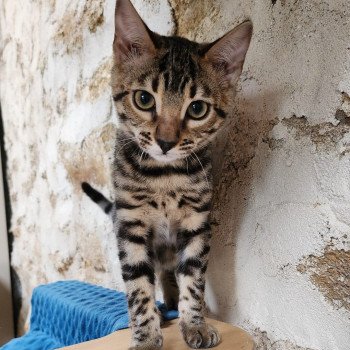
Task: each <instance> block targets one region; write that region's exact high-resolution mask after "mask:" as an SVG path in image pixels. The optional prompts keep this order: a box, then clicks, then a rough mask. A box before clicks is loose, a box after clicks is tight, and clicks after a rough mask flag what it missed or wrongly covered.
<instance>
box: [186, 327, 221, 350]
mask: <svg viewBox="0 0 350 350" xmlns="http://www.w3.org/2000/svg"><path fill="white" fill-rule="evenodd" d="M179 325H180V330H181V332H182V336H183V338H184V340H185V342H186V343H187V345H188V346H190V347H191V348H193V349H200V348H211V347H213V346H216V345H217V344H218V343H219V342H220V334H219V332H218V331H217V329H216V328H215V327H214V326H212V325H210V324H207V323H202V324H200V325H192V324H187V323H185V322H183V321H181V322H180V324H179Z"/></svg>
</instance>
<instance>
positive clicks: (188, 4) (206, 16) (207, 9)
mask: <svg viewBox="0 0 350 350" xmlns="http://www.w3.org/2000/svg"><path fill="white" fill-rule="evenodd" d="M168 3H169V4H170V7H171V9H172V16H173V21H174V30H173V34H174V35H179V36H183V37H186V38H189V39H192V40H195V39H196V38H197V36H198V35H200V31H201V29H202V28H203V26H207V25H208V24H209V23H210V22H215V20H217V19H218V14H219V4H218V2H217V1H213V0H210V1H191V0H168Z"/></svg>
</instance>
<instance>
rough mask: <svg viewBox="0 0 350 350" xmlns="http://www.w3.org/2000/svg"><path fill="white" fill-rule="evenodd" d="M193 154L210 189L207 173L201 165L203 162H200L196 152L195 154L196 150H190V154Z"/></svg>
mask: <svg viewBox="0 0 350 350" xmlns="http://www.w3.org/2000/svg"><path fill="white" fill-rule="evenodd" d="M192 153H193V154H194V155H195V156H196V158H197V160H198V163H199V164H200V165H201V167H202V170H203V174H204V176H205V179H206V181H207V186H208V189H210V186H209V181H208V177H207V173H206V172H205V170H204V167H203V164H202V162H201V161H200V159H199V158H198V156H197V154H196V152H194V151H193V152H191V154H192Z"/></svg>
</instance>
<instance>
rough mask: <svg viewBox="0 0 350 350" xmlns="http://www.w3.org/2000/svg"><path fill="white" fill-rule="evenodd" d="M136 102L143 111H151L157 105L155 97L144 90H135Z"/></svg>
mask: <svg viewBox="0 0 350 350" xmlns="http://www.w3.org/2000/svg"><path fill="white" fill-rule="evenodd" d="M134 102H135V105H136V107H137V108H139V109H141V110H143V111H149V110H151V109H152V108H153V107H154V106H155V100H154V97H153V96H152V95H151V94H150V93H149V92H147V91H144V90H138V91H135V93H134Z"/></svg>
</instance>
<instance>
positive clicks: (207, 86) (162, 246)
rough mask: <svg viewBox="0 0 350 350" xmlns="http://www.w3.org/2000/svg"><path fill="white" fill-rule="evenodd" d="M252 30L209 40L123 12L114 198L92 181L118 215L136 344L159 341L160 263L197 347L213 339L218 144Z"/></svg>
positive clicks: (117, 42) (187, 336) (186, 333)
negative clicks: (208, 294)
mask: <svg viewBox="0 0 350 350" xmlns="http://www.w3.org/2000/svg"><path fill="white" fill-rule="evenodd" d="M251 35H252V24H251V22H249V21H246V22H244V23H242V24H241V25H239V26H237V27H236V28H234V29H233V30H231V31H230V32H228V33H227V34H226V35H224V36H223V37H222V38H220V39H218V40H216V41H214V42H213V43H210V44H199V43H196V42H193V41H189V40H187V39H184V38H181V37H177V36H161V35H158V34H156V33H154V32H152V31H151V30H150V29H149V28H148V27H147V26H146V24H145V23H144V22H143V21H142V19H141V18H140V16H139V15H138V13H137V12H136V10H135V8H134V7H133V5H132V4H131V2H130V1H129V0H119V1H117V5H116V12H115V36H114V43H113V52H114V67H113V70H112V90H113V100H114V104H115V107H116V110H117V113H118V116H119V126H118V131H117V135H116V147H115V155H114V163H113V175H112V176H113V184H114V191H115V198H116V200H115V202H114V203H110V202H109V201H107V200H106V199H105V198H104V197H103V196H102V195H101V194H100V193H99V192H97V191H96V190H94V189H93V188H92V187H91V186H90V185H88V184H87V183H84V184H83V185H82V186H83V190H84V191H85V192H86V193H87V194H88V195H89V196H90V197H91V198H92V199H93V200H94V201H95V202H97V203H99V204H100V206H102V208H103V209H104V210H105V212H106V213H108V212H110V213H111V215H112V217H113V222H114V227H115V232H116V235H117V238H118V247H119V258H120V262H121V267H122V275H123V279H124V281H125V285H126V290H127V297H128V304H129V314H130V326H131V329H132V346H131V348H130V349H142V350H146V349H147V350H151V349H160V348H161V347H162V343H163V338H162V333H161V329H160V318H159V315H158V312H157V308H156V305H155V291H154V283H155V272H158V271H160V281H161V284H162V287H163V294H164V300H165V303H166V305H167V306H168V307H169V308H177V307H178V310H179V325H180V330H181V332H182V334H183V338H184V340H185V341H186V343H187V344H188V345H189V346H190V347H192V348H209V347H213V346H215V345H216V344H218V343H219V341H220V335H219V334H218V332H217V330H216V329H215V328H214V327H213V326H211V325H209V324H207V323H206V321H205V319H204V317H203V307H204V305H203V303H204V301H203V298H204V287H205V271H206V269H207V264H208V253H209V250H210V238H211V233H210V224H209V214H210V207H211V199H212V176H211V151H210V144H211V141H212V140H213V139H214V137H215V136H216V135H217V133H218V131H219V129H220V128H222V127H223V125H225V120H226V119H227V118H229V117H231V115H232V113H233V107H234V105H233V99H234V89H233V87H234V86H235V84H236V82H237V80H238V78H239V76H240V74H241V71H242V66H243V63H244V59H245V56H246V52H247V50H248V47H249V43H250V39H251Z"/></svg>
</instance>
